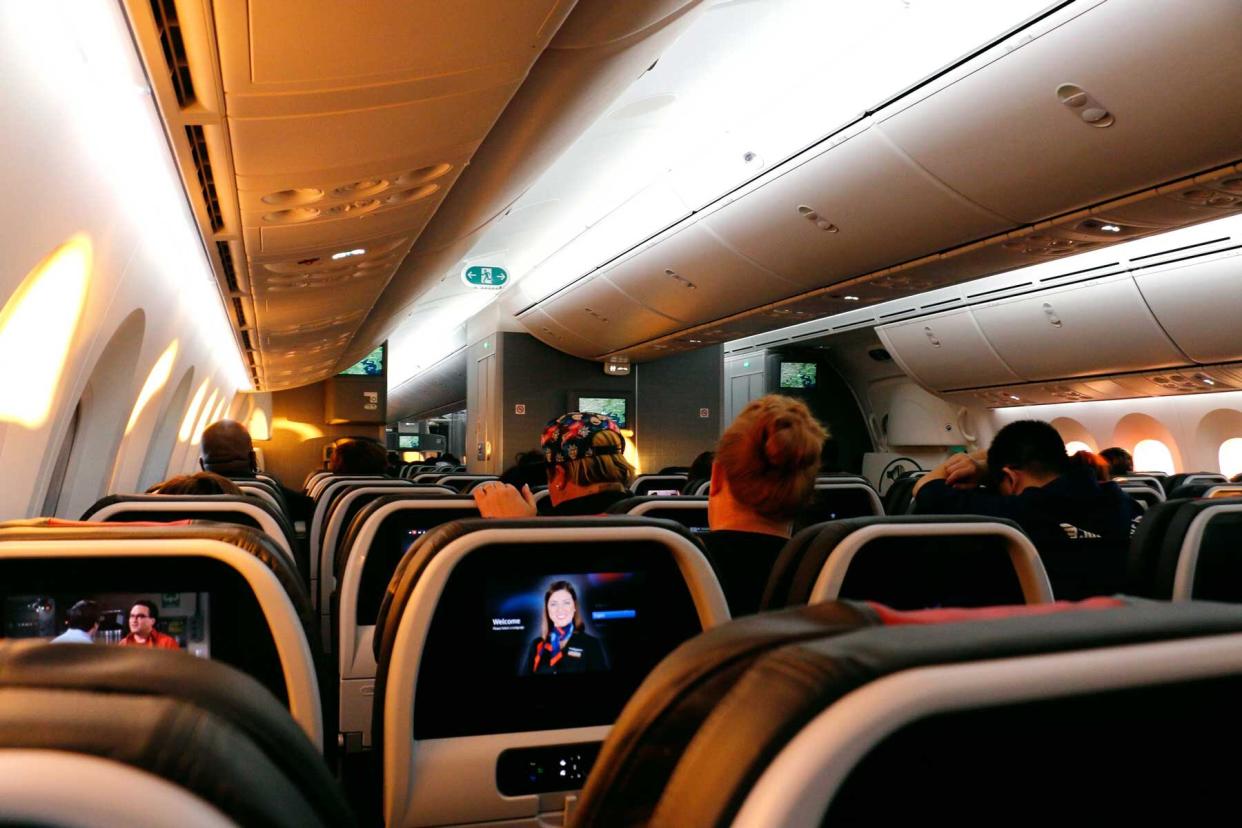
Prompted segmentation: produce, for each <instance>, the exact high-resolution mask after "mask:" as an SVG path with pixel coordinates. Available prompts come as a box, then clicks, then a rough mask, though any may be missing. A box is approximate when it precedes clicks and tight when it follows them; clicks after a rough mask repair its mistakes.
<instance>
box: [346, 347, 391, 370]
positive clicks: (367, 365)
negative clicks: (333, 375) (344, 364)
mask: <svg viewBox="0 0 1242 828" xmlns="http://www.w3.org/2000/svg"><path fill="white" fill-rule="evenodd" d="M339 376H342V377H382V376H384V346H383V345H381V346H379V347H378V348H376V349H375V350H374V351H372V352H371V353H369V354H367V355H366V356H364V357H363V358H362V359H360V360H358V361H357V362H356V363H354V364H353V365H351V366H350V367H348V368H346V369H345V370H344V371H342V372H341V373H340V374H339Z"/></svg>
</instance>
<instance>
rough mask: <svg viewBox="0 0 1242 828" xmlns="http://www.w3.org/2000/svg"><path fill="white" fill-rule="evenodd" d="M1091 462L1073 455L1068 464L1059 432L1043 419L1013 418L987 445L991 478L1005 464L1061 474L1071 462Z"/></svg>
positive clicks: (995, 478) (1028, 470) (996, 477)
mask: <svg viewBox="0 0 1242 828" xmlns="http://www.w3.org/2000/svg"><path fill="white" fill-rule="evenodd" d="M1088 454H1090V452H1088ZM1090 462H1091V461H1090V460H1089V459H1087V458H1076V461H1075V463H1073V464H1071V462H1070V458H1069V456H1068V455H1067V454H1066V453H1065V441H1064V440H1062V439H1061V434H1060V432H1058V431H1057V430H1056V429H1055V428H1053V427H1052V425H1051V424H1050V423H1046V422H1044V421H1043V420H1016V421H1014V422H1012V423H1010V424H1009V425H1007V426H1005V427H1004V428H1002V429H1001V430H1000V431H998V432H997V433H996V437H994V438H993V439H992V445H991V446H989V447H988V471H989V474H990V475H991V477H992V478H993V480H994V481H995V480H997V479H999V478H998V476H999V475H1000V472H1001V469H1004V468H1005V467H1006V466H1008V467H1009V468H1011V469H1017V470H1021V471H1027V472H1032V473H1033V474H1037V475H1061V474H1064V473H1065V472H1066V471H1068V470H1069V469H1070V467H1071V465H1083V464H1084V463H1086V464H1090Z"/></svg>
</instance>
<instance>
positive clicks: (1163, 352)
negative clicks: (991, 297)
mask: <svg viewBox="0 0 1242 828" xmlns="http://www.w3.org/2000/svg"><path fill="white" fill-rule="evenodd" d="M971 313H972V314H973V315H974V318H975V321H976V322H977V323H978V325H979V328H980V330H981V331H982V332H983V335H984V336H985V337H986V338H987V341H988V342H989V343H990V344H991V345H992V348H993V350H995V351H996V353H997V355H998V356H999V357H1000V358H1001V359H1002V360H1003V361H1004V362H1005V364H1006V365H1008V366H1009V367H1010V368H1012V369H1013V370H1014V372H1015V373H1017V374H1018V375H1019V376H1021V377H1023V378H1024V379H1027V380H1051V379H1058V378H1063V377H1078V376H1089V375H1092V374H1110V373H1117V372H1123V371H1142V370H1146V369H1152V368H1163V367H1169V366H1175V365H1182V364H1184V363H1185V362H1186V361H1187V360H1186V357H1185V355H1184V354H1182V353H1181V352H1180V351H1179V350H1178V349H1177V348H1176V346H1174V344H1173V343H1172V342H1171V341H1169V338H1168V337H1167V336H1166V335H1165V333H1164V331H1163V330H1162V329H1161V328H1160V325H1159V324H1158V323H1157V322H1156V320H1155V318H1153V317H1152V315H1151V312H1150V311H1149V310H1148V309H1147V305H1146V303H1145V302H1144V301H1143V297H1142V296H1141V295H1140V294H1139V291H1138V288H1137V287H1136V286H1135V284H1134V280H1133V279H1131V278H1130V275H1129V274H1121V275H1118V276H1112V277H1106V278H1104V279H1100V280H1098V281H1092V282H1090V283H1087V284H1079V285H1071V286H1068V287H1065V288H1059V289H1054V290H1047V291H1040V292H1039V293H1035V294H1031V295H1029V296H1022V297H1018V298H1013V299H1003V300H999V301H997V302H993V303H989V304H985V305H977V306H975V307H973V308H971ZM981 384H982V383H981Z"/></svg>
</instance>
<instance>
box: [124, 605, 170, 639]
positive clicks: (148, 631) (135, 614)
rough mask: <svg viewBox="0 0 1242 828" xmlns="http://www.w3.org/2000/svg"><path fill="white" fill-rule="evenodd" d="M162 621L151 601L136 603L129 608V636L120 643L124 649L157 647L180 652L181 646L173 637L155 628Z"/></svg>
mask: <svg viewBox="0 0 1242 828" xmlns="http://www.w3.org/2000/svg"><path fill="white" fill-rule="evenodd" d="M159 620H160V613H159V610H157V609H156V608H155V604H154V603H153V602H151V601H135V602H134V605H133V606H132V607H130V608H129V635H127V636H125V637H124V638H122V639H121V641H120V646H122V647H155V648H157V649H160V650H180V649H181V645H180V644H178V643H177V639H175V638H173V637H172V636H171V635H164V633H162V632H160V631H159V630H157V629H156V628H155V625H156V623H158V622H159Z"/></svg>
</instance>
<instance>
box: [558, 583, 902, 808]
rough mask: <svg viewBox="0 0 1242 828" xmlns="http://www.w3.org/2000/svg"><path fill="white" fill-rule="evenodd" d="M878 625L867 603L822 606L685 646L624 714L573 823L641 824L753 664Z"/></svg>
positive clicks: (750, 620)
mask: <svg viewBox="0 0 1242 828" xmlns="http://www.w3.org/2000/svg"><path fill="white" fill-rule="evenodd" d="M877 623H879V621H878V617H877V615H876V614H875V612H873V611H872V610H871V608H870V607H868V606H867V605H866V604H864V603H858V602H853V601H827V602H825V603H822V604H816V605H814V606H809V607H805V606H804V607H795V608H792V609H787V610H779V611H776V612H768V613H762V614H760V615H750V616H746V617H744V618H739V619H737V620H734V621H731V622H729V623H728V624H723V625H721V626H719V627H715V628H713V629H710V630H706V631H704V632H703V633H702V634H700V635H698V636H696V637H694V638H692V639H690V640H689V641H687V642H685V643H684V644H682V645H681V646H680V647H678V648H677V649H676V650H674V651H673V652H672V653H670V654H669V655H668V656H667V657H666V658H665V659H664V660H663V661H661V662H660V664H659V665H658V666H657V667H656V668H655V669H654V670H653V671H652V672H651V673H650V674H648V676H647V678H646V679H645V680H644V681H643V683H642V684H641V685H640V686H639V688H638V690H637V691H636V692H635V693H634V695H633V696H632V697H631V698H630V701H629V702H628V703H627V704H626V705H625V708H624V709H623V710H622V711H621V715H620V716H619V717H618V718H617V721H616V724H614V725H613V727H612V730H611V732H610V733H609V735H608V739H607V741H605V742H604V747H603V750H602V751H601V752H600V755H599V758H598V759H597V760H596V762H595V766H594V767H593V768H592V769H591V774H590V776H589V777H588V778H587V782H586V786H585V787H584V788H583V791H582V794H581V796H580V797H579V799H578V808H577V810H576V812H575V816H574V819H575V822H576V823H577V824H579V825H593V826H629V825H642V824H646V823H647V822H649V821H650V819H651V811H652V809H653V808H654V807H655V804H656V802H658V801H659V798H660V795H661V793H662V792H663V790H664V786H665V784H666V783H667V782H668V778H669V776H670V775H671V774H672V772H673V769H674V768H675V767H676V766H677V763H678V762H679V761H680V760H681V757H682V755H683V751H684V750H685V748H686V746H687V745H688V744H689V743H690V740H691V739H692V738H693V736H694V734H695V732H696V731H697V730H698V729H699V727H700V725H701V724H702V723H703V720H704V719H705V718H706V717H707V716H708V715H709V714H710V713H711V711H712V709H713V708H714V707H715V705H716V704H717V702H719V700H720V699H721V698H722V697H723V696H724V695H725V694H726V693H728V692H729V691H730V690H731V689H732V688H733V685H734V683H735V682H736V681H737V679H738V678H739V677H740V676H741V675H742V674H743V673H744V672H745V671H746V669H747V667H749V666H750V665H751V664H752V663H753V662H754V661H755V659H757V658H760V657H762V656H763V655H764V653H766V652H768V651H769V650H772V649H774V648H776V647H781V646H784V645H785V644H789V643H792V642H796V641H802V640H805V639H808V638H820V637H827V636H832V635H839V634H841V633H845V632H850V631H853V630H856V629H860V628H862V627H866V626H872V625H874V624H877Z"/></svg>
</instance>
